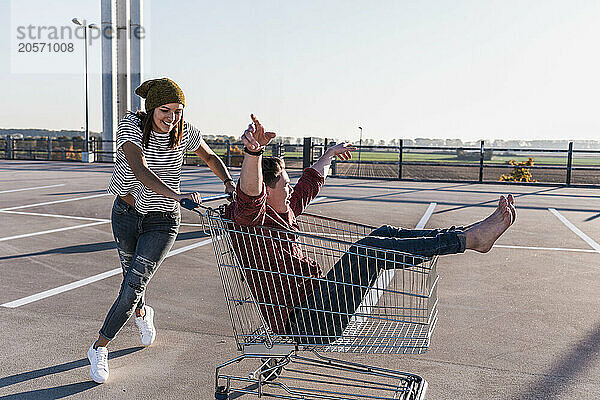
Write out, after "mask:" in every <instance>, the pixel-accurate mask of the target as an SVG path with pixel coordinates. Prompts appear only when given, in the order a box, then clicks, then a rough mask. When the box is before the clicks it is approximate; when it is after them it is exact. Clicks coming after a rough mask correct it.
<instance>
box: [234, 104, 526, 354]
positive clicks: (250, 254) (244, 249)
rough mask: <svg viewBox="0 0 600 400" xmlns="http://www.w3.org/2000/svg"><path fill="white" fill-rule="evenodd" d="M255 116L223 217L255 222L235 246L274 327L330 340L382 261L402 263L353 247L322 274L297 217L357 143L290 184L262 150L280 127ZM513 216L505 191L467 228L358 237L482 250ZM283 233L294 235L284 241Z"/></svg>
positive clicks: (442, 249) (305, 338)
mask: <svg viewBox="0 0 600 400" xmlns="http://www.w3.org/2000/svg"><path fill="white" fill-rule="evenodd" d="M251 118H252V123H251V124H250V125H249V127H248V129H247V130H246V131H245V132H244V134H243V135H242V142H243V143H244V145H245V148H244V160H243V163H242V169H241V173H240V178H239V181H238V184H237V189H236V196H235V200H234V201H233V202H232V203H231V204H229V205H228V206H227V208H226V211H225V217H226V218H227V219H229V220H231V221H233V222H234V223H235V224H236V225H238V226H241V227H246V229H250V228H253V229H255V230H254V237H255V238H254V241H253V240H250V239H248V236H246V237H245V239H239V238H238V239H235V238H234V239H233V241H234V248H235V251H236V253H238V257H239V258H240V259H243V260H252V262H253V264H254V265H253V266H252V267H251V268H248V267H247V266H246V267H247V268H248V270H249V271H250V273H249V277H248V281H249V282H248V283H249V286H250V289H251V291H252V293H253V296H254V297H255V298H256V300H257V302H258V304H259V305H260V308H261V314H262V316H263V318H264V320H265V322H266V323H267V324H268V326H269V328H270V329H271V330H272V331H273V332H274V333H275V334H277V335H282V336H286V335H287V336H291V337H294V338H295V339H296V340H297V341H299V342H301V343H313V344H325V343H329V342H331V341H333V340H335V338H337V337H339V336H340V335H341V333H342V332H343V330H344V328H345V327H346V326H347V324H348V321H349V316H351V315H352V313H353V311H354V310H356V308H357V307H358V306H359V304H360V302H361V299H362V298H363V296H364V295H365V293H366V291H367V289H368V287H369V285H370V284H371V283H372V282H373V281H374V280H375V279H376V277H377V274H378V272H379V270H380V268H381V265H383V267H384V268H388V267H387V265H390V266H391V267H389V268H398V265H401V264H402V263H387V262H384V263H380V262H377V261H373V262H372V261H370V260H371V259H372V260H376V259H377V257H360V255H359V254H354V255H353V254H352V252H353V250H352V249H351V250H350V251H349V252H348V253H347V254H346V255H344V256H343V257H342V260H340V261H344V258H345V259H346V260H345V261H346V262H338V263H336V264H335V266H334V267H333V268H331V270H330V271H328V272H327V275H325V276H324V274H323V271H322V270H321V266H320V265H319V264H318V263H317V262H316V261H315V260H313V259H311V258H310V257H308V256H307V255H305V254H303V252H302V249H301V246H300V245H298V244H296V243H294V238H293V235H294V234H293V232H299V226H298V223H297V220H296V217H297V216H299V215H300V214H302V213H303V212H304V210H305V208H306V207H307V206H308V205H309V204H310V202H311V201H312V200H313V199H314V198H316V197H317V195H318V193H319V191H320V189H321V187H322V186H323V184H324V181H325V177H326V176H327V174H328V172H329V168H330V165H331V162H332V160H333V159H334V158H335V157H339V158H341V159H343V160H348V159H350V158H351V154H350V152H351V151H354V150H356V148H355V147H352V146H351V145H349V144H348V143H340V144H338V145H335V146H333V147H330V148H329V149H327V150H326V151H325V153H324V154H323V156H322V157H321V158H319V160H317V162H316V163H314V164H313V165H312V166H311V167H310V168H307V169H306V170H304V172H303V174H302V176H301V177H300V179H299V180H298V183H297V184H296V185H295V187H293V188H292V186H291V185H290V178H289V176H288V174H287V172H286V170H285V164H284V162H283V160H282V159H280V158H276V157H263V156H262V154H263V152H264V148H265V146H267V145H268V144H269V142H270V141H271V140H272V139H273V138H274V137H275V133H273V132H265V130H264V128H263V126H262V125H261V124H260V122H259V121H258V120H257V119H256V117H254V115H252V116H251ZM515 218H516V209H515V205H514V200H513V198H512V196H511V195H509V196H508V197H504V196H502V197H500V200H499V202H498V207H497V208H496V210H495V211H494V212H493V213H492V214H491V215H490V216H488V217H487V218H486V219H484V220H482V221H480V222H477V223H474V224H472V225H469V226H466V227H464V228H455V227H452V228H449V229H433V230H427V231H424V230H410V229H401V228H395V227H392V226H389V225H384V226H382V227H380V228H378V229H375V230H374V231H373V232H371V233H370V234H369V235H368V236H367V237H365V238H363V239H361V240H359V241H358V242H357V243H358V244H359V245H361V246H368V247H369V248H379V249H390V250H397V251H401V252H403V253H405V254H411V255H415V257H419V256H421V257H432V256H435V255H444V254H456V253H462V252H464V251H465V250H467V249H470V250H475V251H477V252H481V253H485V252H488V251H489V250H490V249H491V248H492V246H493V244H494V242H495V241H496V240H497V239H498V238H499V237H500V236H501V235H502V234H503V233H504V232H505V231H506V230H507V229H508V227H509V226H510V225H511V224H512V223H513V222H514V220H515ZM256 227H260V228H256ZM269 228H271V229H269ZM256 229H260V231H257V230H256ZM282 231H287V232H290V233H289V234H285V233H282ZM282 235H283V236H286V235H288V236H290V235H291V237H287V240H285V241H282V240H281V238H282ZM269 236H277V239H278V240H277V241H275V240H268V237H269ZM353 256H354V257H353ZM342 285H345V286H342ZM341 287H352V288H353V290H345V289H343V290H342V289H340V288H341Z"/></svg>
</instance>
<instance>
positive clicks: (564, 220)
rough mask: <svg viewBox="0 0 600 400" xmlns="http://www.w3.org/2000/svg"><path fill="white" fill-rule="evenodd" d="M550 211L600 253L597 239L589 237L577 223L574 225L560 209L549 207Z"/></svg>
mask: <svg viewBox="0 0 600 400" xmlns="http://www.w3.org/2000/svg"><path fill="white" fill-rule="evenodd" d="M548 211H550V212H551V213H552V214H554V215H555V216H556V218H558V219H559V220H560V222H562V223H563V224H565V225H566V226H567V228H569V229H570V230H572V231H573V232H574V233H575V234H576V235H577V236H579V237H580V238H582V239H583V240H584V241H585V242H586V243H587V244H589V245H590V246H592V248H593V249H595V250H596V251H597V252H598V253H600V244H598V243H596V241H594V239H592V238H591V237H589V236H588V235H586V234H585V233H583V232H582V231H581V230H580V229H579V228H578V227H576V226H575V225H573V224H572V223H571V222H570V221H569V220H568V219H566V218H565V217H564V216H563V215H562V214H561V213H559V212H558V211H556V209H554V208H549V209H548Z"/></svg>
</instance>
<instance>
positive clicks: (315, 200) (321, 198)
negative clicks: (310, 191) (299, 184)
mask: <svg viewBox="0 0 600 400" xmlns="http://www.w3.org/2000/svg"><path fill="white" fill-rule="evenodd" d="M326 198H327V197H325V196H321V197H315V198H314V199H313V201H311V202H310V204H313V203H316V202H317V201H321V200H325V199H326Z"/></svg>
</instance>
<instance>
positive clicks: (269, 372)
mask: <svg viewBox="0 0 600 400" xmlns="http://www.w3.org/2000/svg"><path fill="white" fill-rule="evenodd" d="M263 362H264V361H263ZM277 364H279V360H277V359H276V358H269V361H267V363H266V364H265V365H263V366H262V368H261V375H262V378H263V379H264V380H265V381H267V382H270V381H273V380H275V379H277V377H278V376H279V375H281V371H283V367H279V368H277V369H272V368H274V367H275V366H276V365H277Z"/></svg>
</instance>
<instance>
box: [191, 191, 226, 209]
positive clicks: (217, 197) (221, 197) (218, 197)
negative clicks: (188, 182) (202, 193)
mask: <svg viewBox="0 0 600 400" xmlns="http://www.w3.org/2000/svg"><path fill="white" fill-rule="evenodd" d="M230 198H231V195H230V194H229V193H223V194H216V195H214V196H206V197H202V198H201V199H202V203H207V202H209V201H215V200H224V199H230ZM180 203H181V206H182V207H184V208H187V209H188V210H193V209H195V208H198V207H200V204H198V203H196V202H195V201H192V200H190V199H181V201H180Z"/></svg>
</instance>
